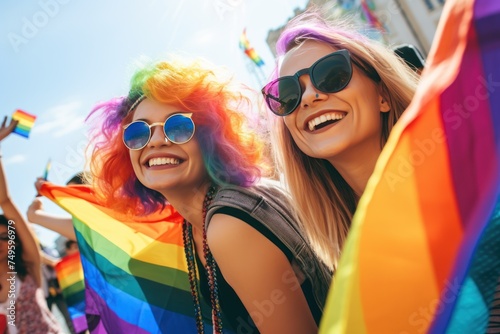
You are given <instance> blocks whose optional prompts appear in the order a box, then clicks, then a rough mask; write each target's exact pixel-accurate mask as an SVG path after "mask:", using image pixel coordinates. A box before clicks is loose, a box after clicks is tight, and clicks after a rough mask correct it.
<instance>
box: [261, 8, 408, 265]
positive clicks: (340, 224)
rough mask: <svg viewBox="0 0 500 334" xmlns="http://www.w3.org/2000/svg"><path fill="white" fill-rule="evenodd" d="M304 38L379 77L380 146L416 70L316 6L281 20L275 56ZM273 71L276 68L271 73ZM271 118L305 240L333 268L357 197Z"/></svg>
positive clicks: (403, 105)
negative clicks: (383, 105) (344, 53)
mask: <svg viewBox="0 0 500 334" xmlns="http://www.w3.org/2000/svg"><path fill="white" fill-rule="evenodd" d="M308 40H315V41H319V42H323V43H327V44H330V45H332V46H333V47H335V48H337V49H347V50H348V51H349V53H350V55H351V57H352V58H353V59H354V60H355V61H356V63H358V64H360V65H361V66H362V67H363V68H362V70H364V71H365V72H367V73H368V72H370V71H371V72H373V71H376V72H377V74H378V76H379V77H380V81H379V82H378V83H377V85H378V86H379V89H380V92H381V94H382V95H383V97H384V98H385V99H386V100H387V101H388V103H389V105H390V107H391V110H390V111H389V112H384V113H381V116H380V117H381V119H382V128H381V143H380V145H381V147H383V146H384V145H385V142H386V141H387V138H388V136H389V133H390V131H391V129H392V127H393V125H394V124H395V123H396V121H397V120H398V119H399V117H400V116H401V114H402V113H403V111H404V110H405V109H406V107H407V106H408V104H409V103H410V101H411V99H412V97H413V94H414V92H415V89H416V85H417V82H418V76H417V74H415V73H414V72H413V71H412V70H411V69H410V68H409V67H408V66H407V65H406V64H405V63H404V62H403V61H402V60H401V59H400V58H399V57H398V56H397V55H396V54H395V53H394V52H393V51H392V50H391V49H390V48H388V47H387V46H384V45H382V44H381V43H379V42H377V41H374V40H370V39H369V38H367V37H366V36H364V35H362V34H361V33H359V32H357V31H356V30H353V29H352V28H351V27H349V26H347V25H346V24H345V22H340V21H335V24H332V23H330V22H329V21H328V20H327V19H325V18H323V15H322V14H321V13H320V12H319V11H318V10H309V11H307V12H305V13H303V14H301V15H299V16H297V17H296V18H294V19H293V20H291V21H290V22H289V23H288V24H287V26H286V27H285V30H284V31H283V32H282V33H281V35H280V37H279V39H278V42H277V45H276V49H277V53H278V57H282V56H283V55H284V54H286V53H287V52H288V51H290V50H292V49H294V48H296V47H297V46H299V45H301V44H302V43H304V42H305V41H308ZM278 59H279V58H278ZM277 64H278V62H277ZM277 73H278V67H276V70H275V75H276V76H277ZM272 119H273V121H272V123H273V128H272V131H271V135H272V144H273V149H274V154H275V158H276V163H277V166H278V168H279V169H280V171H281V172H282V173H283V174H284V179H285V183H286V185H287V187H288V188H289V191H290V193H291V196H292V198H293V200H294V203H295V204H296V210H297V215H298V216H299V219H300V221H301V222H302V225H303V227H304V230H305V231H306V234H307V236H308V237H309V240H310V241H311V243H312V245H313V247H314V248H315V250H316V252H317V253H318V255H319V256H320V257H321V258H322V259H323V261H324V262H325V263H326V264H327V265H329V266H330V267H331V268H332V269H333V268H335V267H336V264H337V261H338V259H339V257H340V253H341V250H342V247H343V245H344V242H345V240H346V237H347V233H348V230H349V227H350V223H351V219H352V216H353V214H354V211H355V210H356V206H357V202H358V200H359V198H358V196H357V195H356V194H355V193H354V191H353V189H352V188H351V187H350V186H349V184H348V183H347V182H346V181H345V180H344V179H343V178H342V176H341V175H340V174H339V173H338V172H337V170H336V169H335V168H334V167H333V166H332V165H331V164H330V163H329V162H327V161H326V160H323V159H317V158H312V157H309V156H307V155H305V154H304V153H303V152H302V151H301V150H300V149H299V148H298V146H297V145H296V144H295V142H294V141H293V138H292V136H291V134H290V132H289V131H288V129H287V128H286V126H285V124H284V120H283V118H282V117H273V118H272Z"/></svg>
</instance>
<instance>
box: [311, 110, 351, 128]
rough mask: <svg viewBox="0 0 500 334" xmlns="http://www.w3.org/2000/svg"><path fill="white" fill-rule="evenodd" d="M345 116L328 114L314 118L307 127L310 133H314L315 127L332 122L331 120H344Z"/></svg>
mask: <svg viewBox="0 0 500 334" xmlns="http://www.w3.org/2000/svg"><path fill="white" fill-rule="evenodd" d="M344 116H345V115H344V114H339V113H328V114H323V115H321V116H318V117H316V118H313V119H312V120H310V121H309V122H308V123H307V125H308V127H309V131H313V130H314V128H315V127H317V126H318V125H320V124H322V123H325V122H328V121H331V120H335V119H336V120H339V119H342V118H344Z"/></svg>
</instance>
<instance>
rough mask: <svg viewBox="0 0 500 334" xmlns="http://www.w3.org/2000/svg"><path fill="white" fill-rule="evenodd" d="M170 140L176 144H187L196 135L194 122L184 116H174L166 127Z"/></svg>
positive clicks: (166, 123)
mask: <svg viewBox="0 0 500 334" xmlns="http://www.w3.org/2000/svg"><path fill="white" fill-rule="evenodd" d="M164 130H165V135H166V136H167V138H168V140H170V141H171V142H173V143H175V144H184V143H187V142H188V141H189V140H190V139H191V138H192V137H193V135H194V122H193V120H192V119H191V118H190V117H186V116H184V115H173V116H172V117H170V118H169V119H168V120H167V121H166V122H165V126H164Z"/></svg>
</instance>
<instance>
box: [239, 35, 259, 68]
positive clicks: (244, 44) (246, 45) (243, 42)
mask: <svg viewBox="0 0 500 334" xmlns="http://www.w3.org/2000/svg"><path fill="white" fill-rule="evenodd" d="M240 49H242V50H243V52H245V54H246V55H247V56H248V58H250V59H251V60H252V61H253V62H254V63H255V65H257V66H258V67H260V66H263V65H264V61H263V60H262V58H260V56H259V55H258V54H257V52H256V51H255V49H254V48H253V47H251V46H250V42H249V41H248V38H247V30H246V29H243V33H242V34H241V36H240Z"/></svg>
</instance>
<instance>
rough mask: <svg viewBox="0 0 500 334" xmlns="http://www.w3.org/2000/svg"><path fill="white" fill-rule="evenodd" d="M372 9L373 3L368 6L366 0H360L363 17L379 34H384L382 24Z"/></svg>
mask: <svg viewBox="0 0 500 334" xmlns="http://www.w3.org/2000/svg"><path fill="white" fill-rule="evenodd" d="M374 8H375V4H374V3H373V1H370V4H368V2H367V0H361V11H362V12H363V17H364V18H365V20H366V21H367V22H368V24H369V25H370V26H372V27H373V28H375V29H378V30H379V31H381V32H385V31H386V29H385V27H384V25H383V24H382V22H380V20H379V19H378V17H377V15H376V14H375V13H374V12H373V9H374Z"/></svg>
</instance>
